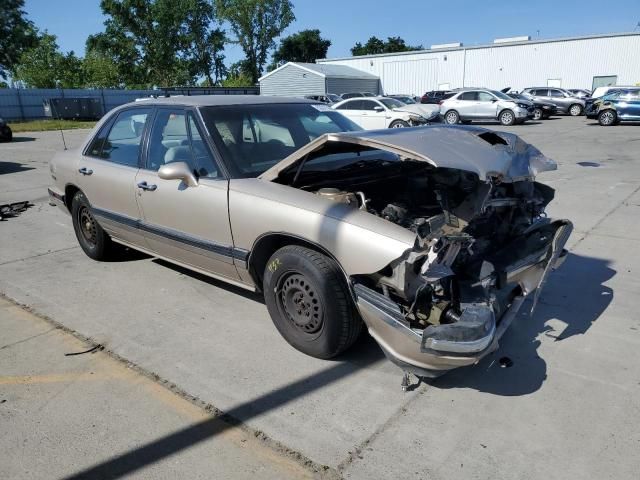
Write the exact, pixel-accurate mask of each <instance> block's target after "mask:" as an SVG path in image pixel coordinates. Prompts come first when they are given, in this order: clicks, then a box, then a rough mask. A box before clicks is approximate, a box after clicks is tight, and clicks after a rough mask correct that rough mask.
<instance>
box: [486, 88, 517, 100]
mask: <svg viewBox="0 0 640 480" xmlns="http://www.w3.org/2000/svg"><path fill="white" fill-rule="evenodd" d="M489 92H491V93H492V94H493V95H495V96H496V97H498V98H499V99H501V100H509V101H510V102H512V101H513V98H511V97H510V96H509V95H507V94H505V93H502V92H498V91H496V90H489Z"/></svg>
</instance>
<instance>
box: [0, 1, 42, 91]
mask: <svg viewBox="0 0 640 480" xmlns="http://www.w3.org/2000/svg"><path fill="white" fill-rule="evenodd" d="M23 8H24V0H2V1H0V79H6V78H7V74H8V73H10V72H12V71H13V70H14V69H15V68H16V66H17V65H18V62H19V60H20V56H21V55H22V54H23V53H24V51H25V50H27V49H29V48H31V47H33V46H34V45H35V44H36V41H37V34H36V28H35V27H34V25H33V23H32V22H30V21H29V20H27V19H26V18H25V12H24V10H23Z"/></svg>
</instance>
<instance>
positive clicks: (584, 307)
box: [428, 254, 616, 396]
mask: <svg viewBox="0 0 640 480" xmlns="http://www.w3.org/2000/svg"><path fill="white" fill-rule="evenodd" d="M615 274H616V271H615V270H614V269H613V268H611V266H610V262H609V261H608V260H605V259H600V258H593V257H585V256H581V255H574V254H569V256H568V258H567V260H566V262H565V263H564V265H563V266H562V267H561V268H560V269H558V270H557V271H556V272H552V273H551V276H550V277H549V280H548V281H547V284H546V286H545V288H544V290H543V292H542V295H541V297H540V301H539V303H538V306H537V307H536V310H535V312H534V314H533V316H529V313H528V312H529V311H530V309H531V302H530V301H528V302H527V303H525V304H524V305H523V307H522V310H521V313H520V314H519V315H518V318H516V319H515V320H514V322H513V324H512V325H511V326H510V328H509V329H508V330H507V332H506V333H505V335H504V336H503V337H502V339H501V341H500V348H499V349H498V350H497V351H495V352H493V353H492V354H490V355H488V356H487V357H485V358H484V359H483V360H482V361H481V362H480V363H478V364H477V365H475V366H473V367H467V368H461V369H458V370H454V371H452V372H450V373H448V374H447V375H444V376H442V377H440V378H437V379H435V380H429V381H428V382H429V383H430V384H431V385H432V386H434V387H436V388H441V389H452V388H471V389H474V390H478V391H481V392H486V393H491V394H494V395H502V396H517V395H527V394H530V393H533V392H535V391H536V390H538V389H539V388H540V387H541V386H542V384H543V383H544V381H545V380H546V378H547V364H546V362H545V361H544V359H543V358H542V357H541V356H540V355H539V353H538V347H539V346H540V344H541V340H540V336H541V335H544V336H546V337H550V338H553V339H554V342H562V341H563V340H566V339H567V338H571V337H573V336H574V335H583V334H585V333H586V332H587V331H588V330H589V328H590V327H591V325H592V324H593V322H595V321H597V320H598V318H599V317H600V316H601V315H602V313H603V312H604V311H605V310H606V309H607V307H608V306H609V304H610V303H611V301H612V300H613V295H614V292H613V290H612V289H611V288H609V287H607V286H606V285H604V284H605V282H607V281H608V280H609V279H611V278H612V277H613V276H614V275H615ZM560 324H564V328H563V329H562V330H560V331H556V328H557V327H558V326H560ZM548 348H562V345H561V344H558V345H554V346H553V347H548Z"/></svg>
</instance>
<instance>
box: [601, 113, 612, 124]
mask: <svg viewBox="0 0 640 480" xmlns="http://www.w3.org/2000/svg"><path fill="white" fill-rule="evenodd" d="M600 117H601V119H602V120H601V121H602V123H604V124H605V125H611V124H612V123H613V113H611V112H604V113H603V114H602V115H601V116H600Z"/></svg>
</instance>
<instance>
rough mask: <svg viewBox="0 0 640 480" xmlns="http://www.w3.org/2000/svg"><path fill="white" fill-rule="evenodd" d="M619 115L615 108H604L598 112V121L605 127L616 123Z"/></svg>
mask: <svg viewBox="0 0 640 480" xmlns="http://www.w3.org/2000/svg"><path fill="white" fill-rule="evenodd" d="M617 119H618V116H617V115H616V112H614V111H613V110H604V111H603V112H600V113H599V114H598V123H599V124H600V125H602V126H603V127H610V126H611V125H615V123H616V120H617Z"/></svg>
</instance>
